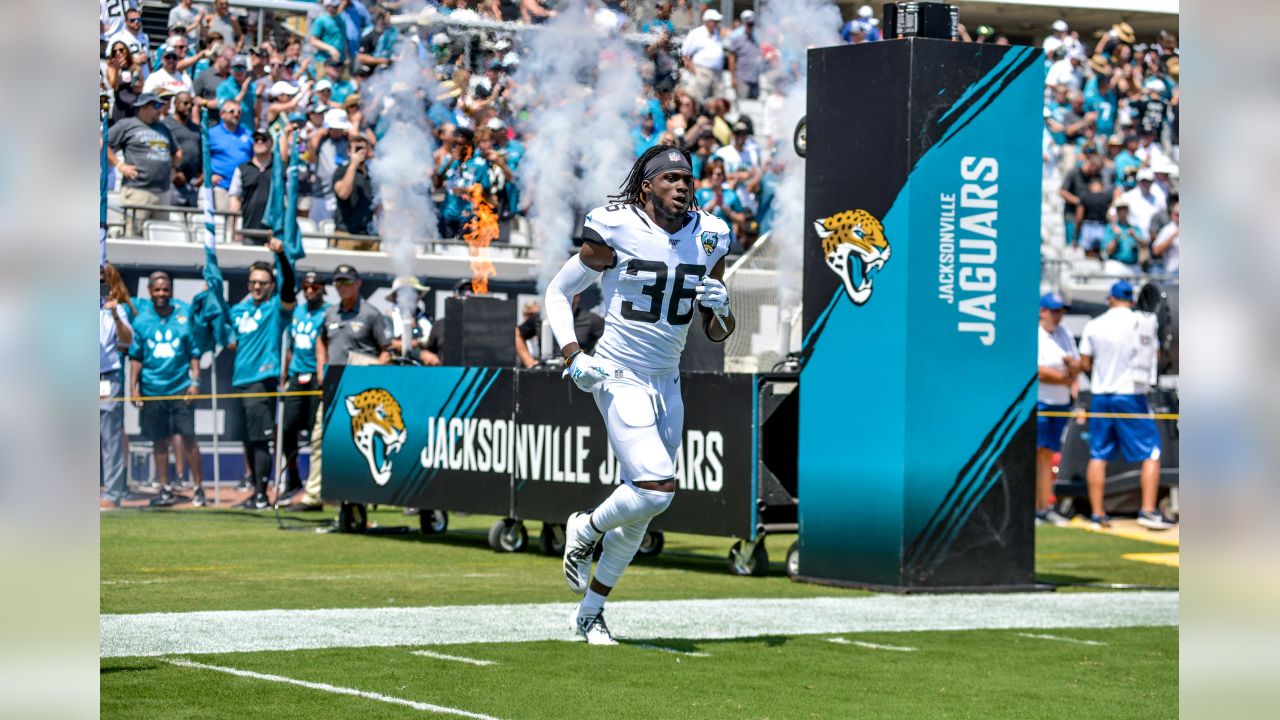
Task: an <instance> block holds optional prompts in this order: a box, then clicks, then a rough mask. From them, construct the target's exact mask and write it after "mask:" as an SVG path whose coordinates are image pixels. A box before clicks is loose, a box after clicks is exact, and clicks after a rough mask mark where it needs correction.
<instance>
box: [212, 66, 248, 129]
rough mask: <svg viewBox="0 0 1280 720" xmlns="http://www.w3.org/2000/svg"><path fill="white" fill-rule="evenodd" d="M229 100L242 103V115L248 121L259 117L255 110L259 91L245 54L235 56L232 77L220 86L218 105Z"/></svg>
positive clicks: (220, 105)
mask: <svg viewBox="0 0 1280 720" xmlns="http://www.w3.org/2000/svg"><path fill="white" fill-rule="evenodd" d="M228 100H234V101H236V102H238V103H240V115H241V117H243V118H245V121H246V122H249V123H250V124H252V122H253V118H256V117H258V115H257V113H255V112H254V108H256V107H257V103H258V91H257V89H256V88H255V87H254V86H253V77H252V76H250V75H249V58H247V57H245V56H244V55H237V56H235V58H234V59H233V60H232V61H231V77H228V78H227V79H226V80H223V81H222V84H221V85H219V86H218V95H217V101H218V107H222V104H223V103H224V102H226V101H228Z"/></svg>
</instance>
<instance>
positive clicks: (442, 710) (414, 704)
mask: <svg viewBox="0 0 1280 720" xmlns="http://www.w3.org/2000/svg"><path fill="white" fill-rule="evenodd" d="M165 662H167V663H169V664H170V665H176V666H178V667H185V668H195V669H197V670H213V671H215V672H220V673H226V674H228V675H236V676H238V677H244V678H252V679H254V680H267V681H269V682H278V683H285V684H287V685H297V686H298V687H304V688H308V689H310V690H322V691H324V692H330V693H334V694H335V695H350V696H352V697H359V698H365V699H366V700H377V701H378V702H383V703H387V704H388V705H403V706H404V707H409V708H413V709H414V710H422V711H424V712H433V713H439V714H441V715H455V716H457V717H464V718H473V720H499V719H498V718H496V717H494V716H492V715H484V714H482V713H474V712H469V711H467V710H460V709H458V708H453V707H448V706H445V705H434V704H432V703H424V702H418V701H417V700H406V699H404V698H398V697H391V696H390V695H383V694H381V693H375V692H369V691H367V690H357V689H355V688H349V687H341V686H339V685H330V684H328V683H317V682H308V681H306V680H298V679H297V678H291V677H285V676H283V675H270V674H267V673H259V672H254V671H252V670H241V669H240V668H233V667H226V666H223V665H206V664H204V663H200V662H195V661H193V660H187V659H185V658H175V659H166V660H165Z"/></svg>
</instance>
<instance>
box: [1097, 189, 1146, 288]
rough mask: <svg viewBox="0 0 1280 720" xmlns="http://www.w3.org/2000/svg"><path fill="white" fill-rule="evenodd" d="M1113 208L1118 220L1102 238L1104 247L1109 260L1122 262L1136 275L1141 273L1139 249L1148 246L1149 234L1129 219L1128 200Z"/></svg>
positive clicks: (1119, 201) (1123, 200) (1108, 226)
mask: <svg viewBox="0 0 1280 720" xmlns="http://www.w3.org/2000/svg"><path fill="white" fill-rule="evenodd" d="M1112 208H1113V209H1114V210H1115V213H1116V219H1115V220H1114V221H1113V222H1112V223H1111V224H1110V225H1107V232H1106V234H1104V235H1103V236H1102V247H1103V249H1104V250H1105V251H1106V253H1107V258H1108V259H1109V260H1116V261H1118V262H1122V263H1124V264H1125V265H1128V266H1129V269H1130V270H1132V271H1134V272H1135V273H1137V272H1140V271H1141V268H1140V267H1139V266H1138V248H1139V247H1140V246H1142V245H1146V244H1147V233H1146V231H1144V230H1143V229H1142V228H1140V227H1138V226H1136V225H1134V224H1133V222H1132V221H1131V220H1130V219H1129V201H1128V200H1126V199H1124V198H1120V199H1119V200H1116V202H1115V204H1114V205H1112Z"/></svg>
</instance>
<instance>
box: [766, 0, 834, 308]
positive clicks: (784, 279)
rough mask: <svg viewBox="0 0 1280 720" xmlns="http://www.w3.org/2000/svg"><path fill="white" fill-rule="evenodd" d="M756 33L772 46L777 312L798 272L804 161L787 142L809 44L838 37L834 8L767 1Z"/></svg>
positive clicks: (801, 106)
mask: <svg viewBox="0 0 1280 720" xmlns="http://www.w3.org/2000/svg"><path fill="white" fill-rule="evenodd" d="M758 28H759V29H758V31H757V33H758V35H757V36H758V38H759V39H760V41H761V43H762V44H763V43H766V42H767V43H769V44H771V45H773V46H774V47H775V48H777V50H778V56H779V59H778V61H777V65H776V69H774V70H773V73H772V79H773V84H772V90H771V93H772V95H773V96H772V97H770V98H767V99H766V101H765V103H764V113H765V116H766V117H765V122H764V125H765V127H768V128H773V129H774V132H775V137H774V140H775V141H776V142H777V148H778V150H777V152H778V154H777V156H776V158H777V160H780V161H781V163H782V167H783V169H782V171H781V173H780V175H781V177H780V179H779V186H778V192H777V196H776V198H777V199H776V202H777V204H778V207H777V211H776V213H777V214H776V217H775V220H774V224H773V231H772V235H771V237H770V242H772V243H776V245H775V250H776V251H777V253H778V274H779V278H778V288H779V301H780V304H781V308H782V312H783V313H784V314H786V315H790V314H791V313H792V312H793V311H794V310H797V309H798V308H799V305H800V290H801V287H802V282H803V272H804V237H805V232H804V230H805V229H804V160H803V159H802V158H801V157H800V156H798V155H796V152H795V147H794V145H793V143H792V141H791V136H792V132H793V130H794V129H795V127H796V124H797V123H799V122H800V119H801V118H803V117H804V115H805V106H806V99H807V88H806V82H807V79H808V73H807V53H808V50H809V48H815V47H824V46H828V45H836V44H839V42H840V36H839V28H840V11H839V10H837V9H836V6H835V5H834V4H832V3H830V2H827V1H826V0H772V1H771V2H769V3H768V4H767V5H765V6H764V8H763V9H762V10H761V12H760V19H759V23H758Z"/></svg>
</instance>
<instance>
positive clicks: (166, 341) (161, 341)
mask: <svg viewBox="0 0 1280 720" xmlns="http://www.w3.org/2000/svg"><path fill="white" fill-rule="evenodd" d="M181 345H182V339H181V338H175V337H174V336H173V331H171V330H165V331H164V332H160V331H159V330H156V334H155V336H153V337H150V338H147V349H148V350H150V351H151V352H153V353H154V354H155V356H156V357H158V358H161V359H168V358H172V357H177V356H178V348H179V347H180V346H181Z"/></svg>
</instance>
